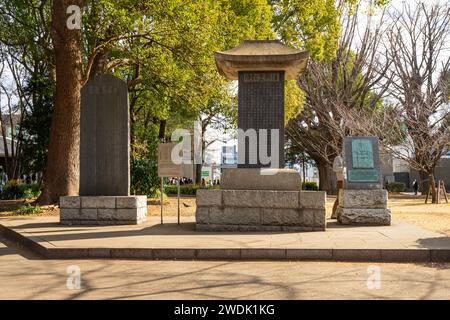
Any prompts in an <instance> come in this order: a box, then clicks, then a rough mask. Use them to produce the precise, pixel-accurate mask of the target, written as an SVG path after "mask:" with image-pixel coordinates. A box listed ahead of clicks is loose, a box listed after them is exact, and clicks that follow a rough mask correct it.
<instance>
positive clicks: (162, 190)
mask: <svg viewBox="0 0 450 320" xmlns="http://www.w3.org/2000/svg"><path fill="white" fill-rule="evenodd" d="M163 184H164V178H161V224H164V222H163V205H164V199H163V194H164V185H163Z"/></svg>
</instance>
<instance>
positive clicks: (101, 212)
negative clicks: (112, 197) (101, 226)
mask: <svg viewBox="0 0 450 320" xmlns="http://www.w3.org/2000/svg"><path fill="white" fill-rule="evenodd" d="M115 215H116V209H98V211H97V216H98V219H99V220H114V219H115Z"/></svg>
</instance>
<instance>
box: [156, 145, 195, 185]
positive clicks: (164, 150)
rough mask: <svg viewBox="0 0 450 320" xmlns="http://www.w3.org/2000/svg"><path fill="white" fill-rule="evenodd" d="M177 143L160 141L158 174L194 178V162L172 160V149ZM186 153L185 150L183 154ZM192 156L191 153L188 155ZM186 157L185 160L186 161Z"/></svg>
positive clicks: (160, 175)
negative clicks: (181, 162)
mask: <svg viewBox="0 0 450 320" xmlns="http://www.w3.org/2000/svg"><path fill="white" fill-rule="evenodd" d="M175 146H176V144H175V143H171V142H170V143H160V144H159V145H158V176H159V177H161V178H163V177H169V178H170V177H174V178H176V177H186V178H193V174H194V168H193V165H192V164H176V163H174V162H173V160H172V150H173V148H174V147H175ZM185 154H186V153H185V152H183V155H184V156H185V157H186V155H185ZM188 156H190V155H188ZM186 160H189V159H184V158H183V162H186Z"/></svg>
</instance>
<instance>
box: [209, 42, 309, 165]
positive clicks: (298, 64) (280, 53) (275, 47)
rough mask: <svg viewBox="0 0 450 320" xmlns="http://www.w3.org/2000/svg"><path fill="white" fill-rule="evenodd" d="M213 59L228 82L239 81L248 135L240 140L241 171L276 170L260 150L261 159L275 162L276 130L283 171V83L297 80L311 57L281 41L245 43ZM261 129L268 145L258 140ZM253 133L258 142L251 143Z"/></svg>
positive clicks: (241, 125) (243, 125)
mask: <svg viewBox="0 0 450 320" xmlns="http://www.w3.org/2000/svg"><path fill="white" fill-rule="evenodd" d="M214 56H215V58H216V64H217V69H218V71H219V73H220V74H221V75H223V76H225V77H226V78H227V79H229V80H239V89H238V99H239V101H238V128H239V129H242V130H244V132H245V143H244V142H243V139H242V137H240V138H241V139H239V137H238V140H240V141H238V143H239V146H238V154H240V156H239V163H238V168H263V167H274V166H275V164H274V163H265V162H267V159H261V157H260V150H259V149H260V148H263V149H262V150H261V151H262V152H261V153H262V155H263V156H264V155H267V157H269V159H271V160H272V161H273V158H275V155H272V154H271V147H272V145H273V146H274V143H273V141H271V130H273V129H277V130H279V131H278V133H279V137H278V138H279V141H278V146H279V148H278V150H277V151H276V152H277V155H278V160H279V163H278V167H279V168H283V167H284V81H285V80H297V79H298V77H300V75H301V74H303V73H304V72H305V70H306V67H307V63H308V58H309V53H308V52H306V51H301V50H299V49H296V48H291V47H288V46H286V45H285V44H284V43H282V42H281V41H279V40H245V41H244V42H242V43H241V44H240V45H239V46H237V47H235V48H232V49H229V50H226V51H222V52H215V53H214ZM249 129H253V130H255V131H249ZM262 129H265V130H267V131H266V132H267V139H266V141H267V145H266V144H265V143H262V142H261V139H259V135H260V133H261V134H262V133H263V132H260V131H261V130H262ZM252 133H256V136H257V141H251V142H250V137H249V136H252ZM250 143H251V144H252V146H251V147H250ZM254 144H256V146H255V145H254ZM255 147H256V148H255ZM252 149H256V150H252ZM264 149H266V150H264ZM244 151H245V152H244ZM251 152H256V155H252V157H250V155H251ZM255 159H256V161H255ZM264 160H266V161H264ZM255 162H256V163H255Z"/></svg>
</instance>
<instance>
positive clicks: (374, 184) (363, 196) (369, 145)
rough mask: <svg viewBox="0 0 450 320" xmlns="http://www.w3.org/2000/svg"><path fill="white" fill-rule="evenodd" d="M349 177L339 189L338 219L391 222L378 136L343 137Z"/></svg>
mask: <svg viewBox="0 0 450 320" xmlns="http://www.w3.org/2000/svg"><path fill="white" fill-rule="evenodd" d="M343 151H344V152H343V153H344V160H345V166H346V172H347V177H346V181H345V184H344V189H341V190H340V191H339V206H338V208H337V210H336V213H337V219H338V221H339V222H340V223H342V224H361V225H390V224H391V210H390V209H388V208H387V200H388V193H387V190H384V189H382V187H383V186H382V180H381V170H380V152H379V144H378V138H377V137H347V138H345V139H344V148H343Z"/></svg>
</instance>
